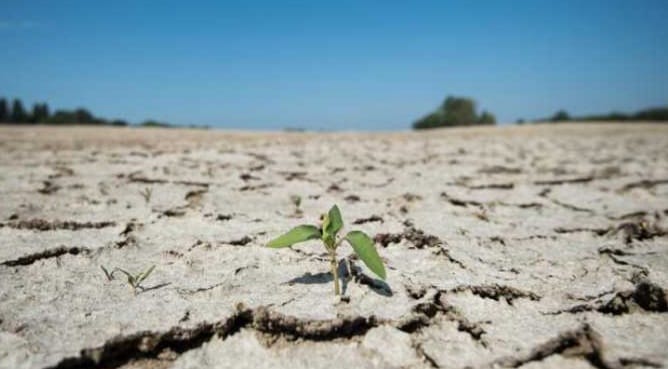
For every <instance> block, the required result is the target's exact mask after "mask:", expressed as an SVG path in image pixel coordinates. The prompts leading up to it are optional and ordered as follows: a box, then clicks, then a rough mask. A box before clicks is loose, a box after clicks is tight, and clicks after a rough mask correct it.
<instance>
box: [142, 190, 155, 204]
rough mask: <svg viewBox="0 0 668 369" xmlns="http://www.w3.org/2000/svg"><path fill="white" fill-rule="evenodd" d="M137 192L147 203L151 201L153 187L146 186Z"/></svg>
mask: <svg viewBox="0 0 668 369" xmlns="http://www.w3.org/2000/svg"><path fill="white" fill-rule="evenodd" d="M139 194H140V195H141V196H142V197H143V198H144V201H146V203H147V204H148V203H149V202H150V201H151V195H152V194H153V189H152V188H150V187H146V188H144V189H143V190H140V191H139Z"/></svg>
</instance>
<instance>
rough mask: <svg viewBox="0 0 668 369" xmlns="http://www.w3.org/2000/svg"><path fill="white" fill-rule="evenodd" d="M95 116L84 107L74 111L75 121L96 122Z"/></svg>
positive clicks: (83, 122)
mask: <svg viewBox="0 0 668 369" xmlns="http://www.w3.org/2000/svg"><path fill="white" fill-rule="evenodd" d="M95 121H96V119H95V116H94V115H93V114H92V113H91V112H89V111H88V110H86V109H84V108H79V109H77V110H75V111H74V123H81V124H92V123H95Z"/></svg>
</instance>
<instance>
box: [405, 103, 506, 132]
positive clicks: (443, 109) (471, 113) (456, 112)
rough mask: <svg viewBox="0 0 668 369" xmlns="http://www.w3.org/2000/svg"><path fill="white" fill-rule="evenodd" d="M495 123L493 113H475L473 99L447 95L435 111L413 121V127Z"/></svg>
mask: <svg viewBox="0 0 668 369" xmlns="http://www.w3.org/2000/svg"><path fill="white" fill-rule="evenodd" d="M495 123H496V119H495V118H494V115H492V114H491V113H489V112H483V113H482V114H481V115H480V116H478V115H477V114H476V104H475V101H474V100H473V99H471V98H468V97H457V96H448V97H447V98H446V99H445V101H443V103H442V104H441V106H439V108H438V109H436V111H434V112H432V113H429V114H427V115H425V116H424V117H422V118H420V119H418V120H417V121H415V122H414V123H413V128H415V129H424V128H436V127H450V126H468V125H476V124H495Z"/></svg>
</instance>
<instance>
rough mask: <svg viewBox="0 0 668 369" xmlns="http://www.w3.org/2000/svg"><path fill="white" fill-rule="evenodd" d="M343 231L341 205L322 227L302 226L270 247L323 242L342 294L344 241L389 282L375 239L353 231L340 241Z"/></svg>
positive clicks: (334, 207)
mask: <svg viewBox="0 0 668 369" xmlns="http://www.w3.org/2000/svg"><path fill="white" fill-rule="evenodd" d="M341 228H343V219H342V218H341V212H340V211H339V208H338V206H336V205H334V206H332V208H331V209H330V210H329V212H328V213H327V214H326V215H324V216H323V219H322V226H321V227H317V226H314V225H310V224H302V225H299V226H297V227H295V228H293V229H291V230H290V231H288V232H287V233H285V234H283V235H282V236H280V237H278V238H276V239H274V240H272V241H270V242H269V243H268V244H267V246H268V247H271V248H280V247H289V246H292V245H294V244H296V243H299V242H304V241H308V240H313V239H320V240H322V243H323V244H324V245H325V249H327V252H328V253H329V257H330V265H331V269H332V276H333V277H334V294H335V295H340V294H341V291H340V288H339V273H338V262H337V260H336V249H337V248H338V247H339V246H340V245H341V243H342V242H343V241H347V242H348V243H349V244H350V246H352V248H353V250H355V253H357V255H358V256H359V258H360V259H361V260H362V261H363V262H364V264H366V266H367V267H368V268H369V269H371V271H372V272H374V273H375V274H376V275H378V276H379V277H380V278H381V279H385V266H383V260H382V259H381V258H380V256H379V255H378V251H376V248H375V247H374V245H373V240H372V239H371V238H370V237H369V236H367V235H366V234H365V233H364V232H362V231H350V232H348V234H346V235H345V237H343V238H339V237H338V234H339V231H340V230H341Z"/></svg>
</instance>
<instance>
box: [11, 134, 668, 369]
mask: <svg viewBox="0 0 668 369" xmlns="http://www.w3.org/2000/svg"><path fill="white" fill-rule="evenodd" d="M295 194H299V195H301V197H302V205H301V213H300V212H298V211H297V210H296V209H295V207H294V205H293V204H292V202H291V201H290V196H291V195H295ZM0 198H1V201H0V368H17V369H21V368H31V369H32V368H35V369H37V368H61V369H62V368H269V367H290V368H343V367H354V368H492V367H500V368H506V367H512V368H518V367H520V368H659V367H666V366H668V350H666V348H668V314H666V311H667V310H668V309H667V301H666V293H667V291H666V289H667V288H668V235H667V233H666V230H667V229H668V220H667V217H668V126H665V125H663V126H662V125H649V124H628V125H612V124H608V125H605V124H601V125H559V126H534V127H509V128H473V129H452V130H438V131H430V132H421V133H413V132H405V133H374V134H371V133H369V134H363V133H341V134H328V133H318V134H311V133H245V132H216V131H192V130H191V131H189V130H169V129H155V130H154V129H131V128H93V127H88V128H85V127H55V128H54V127H51V128H48V127H29V128H18V127H2V128H0ZM332 204H338V205H339V206H340V208H341V210H342V213H343V216H344V220H345V222H346V228H347V229H349V230H350V229H360V230H363V231H365V232H367V233H368V234H370V235H371V236H372V237H374V238H375V240H376V244H377V247H378V249H379V253H380V255H381V256H382V258H383V259H384V261H385V264H386V267H387V270H388V273H387V274H388V277H387V280H386V281H380V280H378V279H376V278H375V277H374V275H373V274H371V272H370V271H368V269H366V267H365V266H364V265H363V264H362V263H361V262H360V261H359V260H356V259H355V258H353V257H351V254H352V250H351V248H350V247H348V246H346V247H344V248H343V249H342V252H340V257H341V258H342V259H343V258H348V260H349V261H350V265H351V269H352V270H351V271H348V267H347V266H346V264H347V263H345V262H341V263H340V265H339V270H340V274H341V278H342V283H344V291H345V297H344V298H343V299H338V298H335V297H334V296H333V286H332V276H331V275H330V273H329V264H328V261H327V258H326V255H325V254H324V253H323V251H324V250H323V249H322V247H321V246H320V245H319V244H318V242H316V241H309V242H306V243H304V244H300V245H299V246H295V247H292V248H285V249H280V250H272V249H268V248H266V247H265V246H264V245H265V244H266V242H267V241H268V240H269V239H271V238H273V237H275V236H277V235H278V234H280V233H282V232H284V231H286V230H288V229H290V227H292V226H295V225H297V224H300V223H307V222H317V221H318V218H319V217H320V215H321V214H322V213H323V212H325V211H327V210H328V209H329V207H330V206H331V205H332ZM151 265H155V266H156V268H155V271H154V272H153V274H151V275H150V276H149V277H148V278H147V279H146V281H144V283H143V285H142V287H143V288H142V289H139V290H138V291H137V293H136V294H135V293H134V292H133V291H132V289H131V288H129V287H128V284H127V283H126V281H125V279H124V278H123V277H122V275H118V274H115V277H116V278H115V279H113V280H108V279H107V277H106V276H105V274H104V272H103V271H102V269H101V266H104V267H106V268H108V269H113V268H115V267H120V268H124V269H126V270H128V271H131V272H139V271H142V270H144V269H146V268H148V267H149V266H151Z"/></svg>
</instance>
